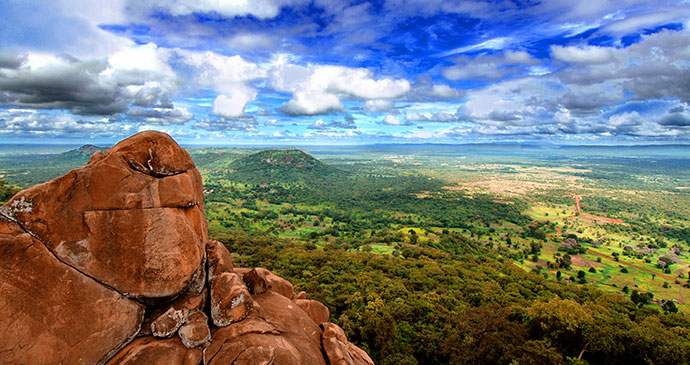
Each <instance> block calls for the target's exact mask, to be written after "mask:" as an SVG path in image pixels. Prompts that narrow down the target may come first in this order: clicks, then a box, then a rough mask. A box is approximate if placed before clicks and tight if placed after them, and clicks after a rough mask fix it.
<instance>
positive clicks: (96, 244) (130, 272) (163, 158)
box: [2, 132, 208, 299]
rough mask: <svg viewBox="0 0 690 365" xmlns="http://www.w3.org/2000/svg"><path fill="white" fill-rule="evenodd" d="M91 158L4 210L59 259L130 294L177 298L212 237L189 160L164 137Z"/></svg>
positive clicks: (138, 138)
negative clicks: (209, 234) (209, 236)
mask: <svg viewBox="0 0 690 365" xmlns="http://www.w3.org/2000/svg"><path fill="white" fill-rule="evenodd" d="M94 157H95V158H93V159H92V160H91V161H90V162H89V164H87V165H86V166H84V167H82V168H80V169H76V170H72V171H70V172H69V173H67V174H66V175H64V176H62V177H59V178H57V179H55V180H52V181H49V182H47V183H44V184H40V185H36V186H34V187H31V188H28V189H26V190H23V191H21V192H20V193H19V194H17V195H16V196H15V197H14V198H13V199H12V200H10V201H9V202H7V204H5V206H3V207H2V210H3V212H4V213H5V215H7V216H8V217H9V218H10V219H12V220H15V221H16V222H18V223H19V224H21V225H22V227H24V228H25V229H26V230H27V231H28V232H31V234H33V235H35V236H36V237H37V238H38V239H39V240H40V241H41V242H43V243H44V244H45V245H46V246H47V248H48V249H49V250H51V251H52V252H53V253H54V254H55V255H56V256H57V257H58V258H59V259H60V260H61V261H63V262H65V263H66V264H68V265H70V266H72V267H74V268H75V269H77V270H78V271H80V272H82V273H84V274H85V275H88V276H90V277H92V278H94V279H95V280H96V281H98V282H101V283H103V284H105V285H107V286H109V287H111V288H114V289H115V290H117V291H119V292H121V293H124V294H125V295H127V296H130V297H134V298H142V299H147V298H168V297H172V296H175V295H177V294H179V293H180V292H182V291H183V290H185V289H186V288H187V287H188V286H189V285H190V283H191V282H192V280H193V279H194V278H195V277H196V276H195V274H197V272H198V269H199V267H200V266H202V261H203V258H204V256H205V250H204V245H205V241H206V240H207V235H208V233H207V227H206V220H205V218H204V213H203V208H202V206H201V205H202V200H203V194H202V185H201V176H200V175H199V172H198V171H197V170H196V169H195V168H194V163H193V162H192V160H191V158H190V157H189V155H188V154H187V152H185V151H184V150H183V149H182V148H180V146H178V145H177V143H175V141H173V140H172V138H170V137H169V136H168V135H165V134H163V133H159V132H143V133H139V134H136V135H134V136H132V137H130V138H128V139H126V140H124V141H122V142H120V143H118V144H117V145H116V146H114V147H113V148H111V149H109V150H108V151H105V152H103V153H102V154H101V155H99V156H94ZM142 166H143V167H142ZM142 169H143V170H144V171H142Z"/></svg>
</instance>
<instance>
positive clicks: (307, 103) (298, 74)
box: [269, 64, 410, 115]
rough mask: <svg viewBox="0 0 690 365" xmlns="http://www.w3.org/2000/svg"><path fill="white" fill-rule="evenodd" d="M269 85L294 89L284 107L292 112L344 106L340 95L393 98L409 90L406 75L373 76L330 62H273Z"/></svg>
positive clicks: (298, 113) (312, 112) (281, 90)
mask: <svg viewBox="0 0 690 365" xmlns="http://www.w3.org/2000/svg"><path fill="white" fill-rule="evenodd" d="M269 85H270V87H271V88H273V89H274V90H276V91H279V92H285V93H292V94H293V98H292V100H290V101H289V102H288V103H286V104H285V105H284V107H283V109H284V110H285V111H286V112H287V113H288V114H292V115H302V114H304V115H315V114H322V113H327V112H330V111H334V110H342V109H343V107H342V104H340V98H357V99H364V100H376V99H394V98H398V97H401V96H403V95H404V94H405V93H407V92H408V91H409V90H410V83H409V82H408V81H407V80H405V79H390V78H383V79H378V80H377V79H374V75H373V73H372V72H371V71H369V70H367V69H362V68H348V67H342V66H330V65H325V66H324V65H308V66H297V65H292V64H276V65H273V67H272V69H271V71H270V76H269Z"/></svg>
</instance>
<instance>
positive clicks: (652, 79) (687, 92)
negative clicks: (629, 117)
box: [556, 30, 690, 101]
mask: <svg viewBox="0 0 690 365" xmlns="http://www.w3.org/2000/svg"><path fill="white" fill-rule="evenodd" d="M607 52H608V53H610V57H607V58H601V59H600V60H601V61H603V60H604V59H606V62H597V63H587V62H578V63H574V64H571V65H570V67H567V68H565V69H564V70H563V71H560V72H558V73H556V75H557V76H558V77H559V78H560V80H561V81H563V82H564V83H565V84H568V85H569V86H573V87H578V86H580V85H583V86H587V85H590V86H591V85H594V86H597V85H598V86H599V89H601V90H602V91H605V90H606V89H607V88H610V87H613V88H614V89H617V90H620V91H623V90H625V91H626V92H627V93H630V94H632V95H631V96H632V98H635V99H641V100H643V99H656V98H678V99H681V100H685V101H687V100H690V88H689V87H688V85H690V72H689V71H690V64H688V62H687V60H688V59H690V32H688V31H687V30H683V31H662V32H659V33H656V34H650V35H645V36H642V39H641V41H640V42H639V43H637V44H633V45H631V46H629V47H627V48H613V47H610V48H608V50H607Z"/></svg>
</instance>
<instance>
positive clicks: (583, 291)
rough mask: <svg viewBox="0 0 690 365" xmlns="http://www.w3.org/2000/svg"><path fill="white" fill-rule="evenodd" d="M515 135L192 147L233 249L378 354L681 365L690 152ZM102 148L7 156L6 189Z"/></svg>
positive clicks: (214, 226) (214, 231) (223, 236)
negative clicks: (426, 141)
mask: <svg viewBox="0 0 690 365" xmlns="http://www.w3.org/2000/svg"><path fill="white" fill-rule="evenodd" d="M516 149H517V146H500V145H495V146H492V145H464V146H443V145H419V146H391V145H388V146H366V147H341V148H333V147H312V148H308V149H298V148H272V149H260V148H253V149H247V148H220V147H204V148H189V149H188V150H189V153H190V155H191V156H192V158H193V159H194V161H195V163H196V164H197V166H198V168H199V170H200V172H201V174H202V177H203V182H204V204H205V205H204V208H205V212H206V217H207V220H208V224H209V234H210V236H211V237H212V238H215V239H218V240H220V241H221V242H223V243H224V244H225V245H226V246H227V247H228V248H229V250H230V252H232V253H233V262H235V263H236V264H237V265H243V266H249V267H251V266H254V265H262V266H263V267H266V268H268V269H269V270H272V271H274V272H276V273H277V274H279V275H281V276H283V277H285V278H288V279H289V280H290V281H292V282H293V283H294V284H295V286H296V289H297V290H304V291H306V292H308V293H310V295H311V296H312V297H313V298H315V299H318V300H320V301H322V302H323V303H325V304H326V305H327V306H328V308H329V309H330V311H331V318H332V320H333V321H334V322H335V323H337V324H338V325H340V326H341V327H343V328H344V329H345V331H346V333H347V335H348V338H350V339H351V341H353V343H355V344H357V345H358V346H360V347H361V348H362V349H364V350H365V351H367V352H369V353H370V354H371V355H372V359H374V361H376V362H377V363H384V364H393V363H447V362H452V363H456V362H457V363H467V362H477V361H478V362H496V363H509V362H510V361H518V362H521V361H527V359H529V362H530V363H534V362H537V363H554V362H569V363H580V362H581V363H585V362H587V363H625V362H628V361H646V360H645V359H647V360H650V361H653V362H655V363H656V362H660V363H666V362H676V363H681V362H683V361H685V360H684V359H685V356H686V355H687V354H688V352H687V351H688V349H689V347H688V346H689V343H688V342H687V340H686V336H687V334H684V333H685V332H683V331H686V330H684V329H683V328H687V327H685V326H687V323H688V319H687V318H688V317H687V315H688V313H689V312H688V311H689V310H690V309H688V308H690V306H688V305H687V302H686V301H687V300H688V297H689V296H690V291H689V287H690V277H689V276H688V271H690V267H689V264H690V263H689V260H688V255H689V254H688V249H689V248H690V227H688V222H687V212H688V209H690V189H688V186H690V171H688V170H687V168H686V166H688V163H690V160H688V159H687V158H686V157H685V156H687V154H686V153H687V148H686V147H680V146H660V147H649V148H646V149H642V150H638V152H637V154H638V155H637V156H635V157H630V154H631V153H630V152H631V151H630V150H626V149H625V148H623V149H622V150H620V149H618V150H612V149H608V148H601V147H578V148H571V147H553V146H539V145H527V146H521V148H520V151H521V153H520V154H517V155H516V154H513V153H511V152H510V151H514V150H516ZM97 150H99V147H96V146H83V147H81V148H79V149H73V150H70V151H66V152H63V153H59V154H55V153H46V154H41V155H32V154H30V153H29V154H5V155H3V156H2V158H1V159H0V169H1V171H2V174H3V179H4V180H6V181H7V182H5V183H3V184H4V185H3V189H4V190H5V191H8V192H12V191H15V190H16V189H17V186H22V185H23V186H28V185H32V184H37V183H40V182H42V181H43V180H45V179H48V178H50V177H51V176H52V175H51V174H58V173H61V172H63V171H66V170H68V169H70V168H72V167H76V166H78V165H80V164H83V163H85V162H87V161H88V159H89V157H90V155H91V153H93V152H95V151H97ZM13 189H15V190H13ZM5 196H7V193H6V195H5ZM679 331H680V332H679ZM633 341H634V342H633ZM659 341H661V342H659ZM662 342H663V343H665V344H668V346H667V347H663V346H660V344H661V343H662ZM632 343H635V345H634V346H633V345H631V344H632ZM671 343H672V345H671ZM640 346H647V347H646V350H644V354H645V355H644V357H642V355H641V354H642V352H640V351H641V350H640V348H641V347H640ZM650 353H652V354H654V356H657V357H654V358H649V357H648V356H649V354H650ZM521 358H522V359H523V360H520V359H521ZM669 359H675V360H673V361H670V360H669Z"/></svg>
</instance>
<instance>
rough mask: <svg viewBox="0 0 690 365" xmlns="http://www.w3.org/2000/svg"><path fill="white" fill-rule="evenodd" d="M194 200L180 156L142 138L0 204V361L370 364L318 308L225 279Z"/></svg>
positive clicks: (168, 142) (187, 165) (219, 248)
mask: <svg viewBox="0 0 690 365" xmlns="http://www.w3.org/2000/svg"><path fill="white" fill-rule="evenodd" d="M202 199H203V194H202V185H201V177H200V175H199V172H198V171H197V170H196V168H195V167H194V164H193V162H192V160H191V158H190V157H189V155H188V154H187V152H185V151H184V150H183V149H182V148H180V146H178V145H177V144H176V143H175V141H173V140H172V138H170V137H169V136H168V135H166V134H163V133H159V132H143V133H139V134H137V135H134V136H132V137H130V138H128V139H126V140H124V141H122V142H120V143H118V144H117V145H116V146H114V147H113V148H111V149H109V150H107V151H105V152H97V153H95V154H94V155H93V156H92V158H91V161H90V162H89V163H88V164H87V165H86V166H84V167H82V168H80V169H76V170H73V171H70V172H69V173H67V174H66V175H64V176H62V177H59V178H57V179H55V180H52V181H49V182H47V183H44V184H41V185H36V186H34V187H32V188H29V189H26V190H23V191H21V192H19V193H18V194H17V195H16V196H14V197H13V198H12V199H11V200H10V201H9V202H7V203H6V204H5V205H3V206H2V207H0V252H2V255H0V327H2V328H3V329H4V333H3V336H1V337H0V364H15V363H27V364H48V363H50V364H53V363H65V364H77V363H87V364H96V363H99V364H103V363H108V364H180V365H196V364H201V363H204V364H208V363H211V364H225V363H234V364H326V363H332V364H335V363H341V362H343V361H345V362H346V363H354V364H359V363H362V364H368V363H370V360H367V359H368V356H367V355H366V353H364V352H363V351H362V350H360V349H358V348H357V347H355V346H354V345H352V344H350V343H348V342H347V339H346V338H345V334H344V332H343V331H342V329H340V327H338V326H336V325H335V324H332V323H327V322H326V321H327V320H328V317H329V313H328V308H326V306H324V305H323V304H321V303H319V302H317V301H314V300H308V299H306V293H301V294H300V295H299V299H296V298H295V297H296V295H295V292H294V288H293V286H292V284H291V283H290V282H289V281H287V280H285V279H283V278H281V277H279V276H278V275H275V274H274V273H272V272H270V271H268V270H266V269H263V268H254V269H248V268H247V269H245V268H234V267H233V264H232V255H231V254H230V252H228V250H227V248H226V247H225V246H223V245H222V244H221V243H220V242H218V241H212V240H209V239H208V233H207V226H206V218H205V216H204V211H203V202H202ZM243 279H244V280H243ZM321 322H325V323H321ZM319 325H321V326H319ZM334 334H335V335H334Z"/></svg>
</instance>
